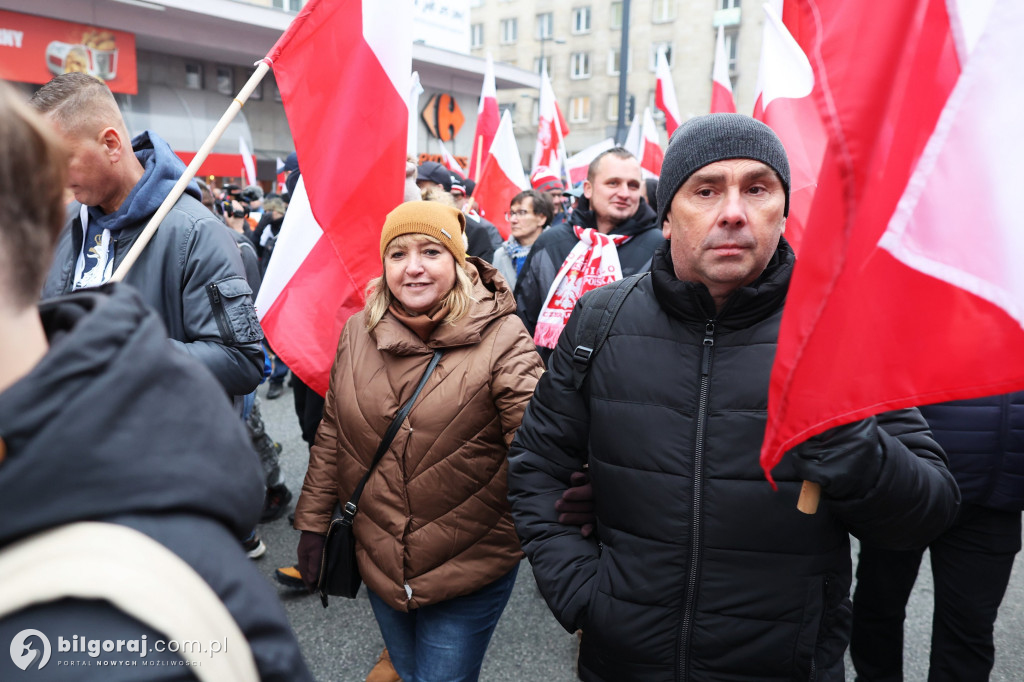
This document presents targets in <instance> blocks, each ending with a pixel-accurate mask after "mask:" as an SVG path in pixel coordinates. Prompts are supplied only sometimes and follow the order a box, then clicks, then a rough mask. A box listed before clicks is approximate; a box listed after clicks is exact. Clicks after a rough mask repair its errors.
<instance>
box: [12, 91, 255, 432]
mask: <svg viewBox="0 0 1024 682" xmlns="http://www.w3.org/2000/svg"><path fill="white" fill-rule="evenodd" d="M31 104H32V106H34V107H35V109H36V111H38V112H40V113H42V114H44V115H45V117H46V118H47V119H49V121H50V122H51V123H52V124H53V125H54V126H55V127H56V129H57V132H58V133H60V134H61V136H62V137H63V138H64V140H65V142H66V143H67V145H68V149H69V151H70V158H69V162H68V178H69V187H70V189H71V191H72V192H73V193H74V195H75V200H76V201H75V202H73V203H72V204H71V206H70V217H69V220H68V222H67V225H66V227H65V230H64V232H63V233H62V234H61V237H60V240H59V241H58V244H57V251H56V255H55V258H54V262H53V266H52V267H51V269H50V274H49V276H48V277H47V279H46V283H45V285H44V287H43V298H47V297H50V296H56V295H59V294H65V293H68V292H71V291H74V290H77V289H82V288H87V287H92V286H98V285H99V284H102V283H103V282H106V281H107V280H108V279H109V278H110V276H111V275H112V274H113V273H114V271H115V270H116V269H117V266H118V265H119V264H120V263H121V262H122V261H123V260H124V257H125V256H126V255H127V253H128V250H129V249H130V248H131V246H132V244H134V243H135V241H136V239H137V238H138V236H139V234H140V233H141V232H142V230H143V228H145V226H146V224H147V223H148V222H149V219H150V218H151V217H152V216H153V214H154V213H155V212H156V210H157V208H158V207H159V206H160V203H161V202H162V201H163V200H164V198H165V197H166V196H167V195H168V194H169V193H170V190H171V188H172V187H173V186H174V184H175V183H176V182H177V180H178V178H179V177H180V176H181V175H182V173H183V172H184V170H185V165H184V164H183V163H182V162H181V160H180V159H179V158H178V157H177V156H176V155H175V154H174V152H173V151H171V148H170V147H169V146H168V145H167V143H166V142H164V141H163V140H161V139H160V138H159V137H157V136H156V135H155V134H153V133H152V132H149V131H146V132H143V133H141V134H140V135H138V136H137V137H136V138H135V139H134V140H129V137H128V129H127V126H126V125H125V123H124V119H123V118H122V117H121V112H120V110H119V109H118V108H117V102H116V101H115V100H114V96H113V95H112V94H111V92H110V89H109V88H108V87H107V86H106V85H105V84H103V83H101V82H100V81H98V80H97V79H95V78H93V77H91V76H89V75H88V74H84V73H66V74H62V75H60V76H57V77H55V78H54V79H53V80H51V81H50V82H49V83H47V84H46V85H44V86H43V87H42V88H40V89H39V91H38V92H36V94H35V95H33V97H32V100H31ZM200 198H201V194H200V193H199V189H198V186H196V185H195V184H192V185H191V186H190V187H189V189H188V190H187V191H186V193H185V194H183V195H182V196H181V198H180V199H178V201H177V203H175V205H174V207H173V208H172V209H171V211H170V213H169V214H168V215H167V217H166V218H164V221H163V223H162V224H161V226H160V229H159V230H158V231H157V233H156V235H155V236H154V237H153V240H152V241H151V242H150V243H149V244H148V245H147V246H146V248H145V250H144V251H143V252H142V255H141V256H140V257H139V259H138V261H137V262H136V263H135V265H134V266H133V267H132V269H131V270H130V271H129V273H128V276H127V278H126V279H125V281H126V282H129V283H130V284H132V285H133V286H134V287H135V288H136V289H138V290H139V292H140V293H141V294H142V297H143V299H144V300H145V301H146V303H148V304H149V305H150V306H151V307H152V308H153V309H154V310H156V311H157V313H158V314H159V315H160V318H161V320H162V321H163V323H164V326H165V327H166V328H167V333H168V336H169V337H170V338H171V340H172V345H174V346H176V347H177V348H178V349H180V350H182V351H184V352H186V353H188V354H189V355H191V356H192V357H193V358H195V359H196V360H198V361H199V362H201V363H202V364H204V365H205V366H206V368H207V369H209V370H210V371H211V372H213V375H214V376H215V377H217V379H218V381H220V383H221V385H222V386H223V387H224V390H225V391H226V392H227V393H228V394H229V395H230V396H233V397H236V398H237V403H238V405H237V406H238V408H239V413H241V396H244V395H246V394H247V393H249V392H251V391H252V390H253V389H255V388H256V386H258V385H259V383H260V379H261V378H262V376H263V350H262V348H261V347H260V340H261V339H262V338H263V332H262V330H261V329H260V325H259V321H258V319H257V317H256V311H255V309H254V308H253V303H252V290H251V288H250V287H249V284H248V283H247V282H246V279H245V271H244V268H243V266H242V259H241V257H240V256H239V253H238V249H237V248H236V247H235V244H234V242H233V241H232V239H231V236H230V235H229V234H228V233H227V227H226V226H224V225H223V224H221V223H220V222H219V221H218V220H217V219H216V218H215V217H214V216H213V215H211V214H210V212H209V211H208V210H207V209H206V207H205V206H203V205H202V204H201V203H200V201H199V199H200Z"/></svg>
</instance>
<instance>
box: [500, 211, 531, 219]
mask: <svg viewBox="0 0 1024 682" xmlns="http://www.w3.org/2000/svg"><path fill="white" fill-rule="evenodd" d="M531 213H533V211H525V210H523V209H520V210H518V211H509V212H508V213H506V214H505V220H512V219H513V218H525V217H526V216H528V215H530V214H531Z"/></svg>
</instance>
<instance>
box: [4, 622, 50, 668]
mask: <svg viewBox="0 0 1024 682" xmlns="http://www.w3.org/2000/svg"><path fill="white" fill-rule="evenodd" d="M29 637H38V638H39V640H40V641H41V642H42V644H43V650H42V651H40V650H39V649H37V648H35V647H33V644H35V642H34V641H33V642H29V641H28V639H29ZM11 660H12V661H14V665H16V666H18V667H19V668H21V669H22V670H28V668H29V666H31V665H33V664H35V663H36V662H38V663H39V665H38V666H37V667H36V669H37V670H42V669H43V667H44V666H46V664H47V663H49V662H50V640H48V639H47V638H46V635H44V634H43V633H41V632H39V630H32V629H28V630H22V631H21V632H19V633H18V634H16V635H15V636H14V639H12V640H11Z"/></svg>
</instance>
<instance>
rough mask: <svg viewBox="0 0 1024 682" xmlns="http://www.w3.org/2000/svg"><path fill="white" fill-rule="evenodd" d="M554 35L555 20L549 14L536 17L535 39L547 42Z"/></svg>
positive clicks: (545, 13)
mask: <svg viewBox="0 0 1024 682" xmlns="http://www.w3.org/2000/svg"><path fill="white" fill-rule="evenodd" d="M554 34H555V18H554V15H553V14H552V13H551V12H544V13H543V14H538V15H537V39H538V40H547V39H548V38H550V37H551V36H553V35H554Z"/></svg>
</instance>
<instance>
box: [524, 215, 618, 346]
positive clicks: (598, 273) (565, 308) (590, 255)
mask: <svg viewBox="0 0 1024 682" xmlns="http://www.w3.org/2000/svg"><path fill="white" fill-rule="evenodd" d="M572 229H573V231H574V232H575V233H576V238H577V239H579V241H578V242H577V243H576V246H574V247H572V251H570V252H569V255H568V256H566V257H565V262H564V263H562V267H561V269H559V271H558V274H557V275H555V281H553V282H552V283H551V288H550V289H548V295H547V296H546V297H545V298H544V305H542V306H541V308H540V316H539V317H538V318H537V327H536V328H535V330H534V333H533V342H534V343H535V344H536V345H538V346H541V347H542V348H554V347H555V344H556V343H558V337H559V336H561V335H562V330H563V329H565V323H566V322H568V321H569V315H570V314H572V309H573V306H575V305H576V301H578V300H579V299H580V297H581V296H582V295H583V294H585V293H587V292H588V291H590V290H591V289H597V288H598V287H603V286H604V285H605V284H608V283H609V282H614V281H616V280H620V279H622V268H621V267H619V252H618V250H617V247H618V246H620V245H622V244H624V243H626V242H627V241H629V238H630V237H629V235H607V234H603V233H601V232H598V231H597V230H595V229H593V228H582V227H580V226H579V225H575V226H573V228H572Z"/></svg>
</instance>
